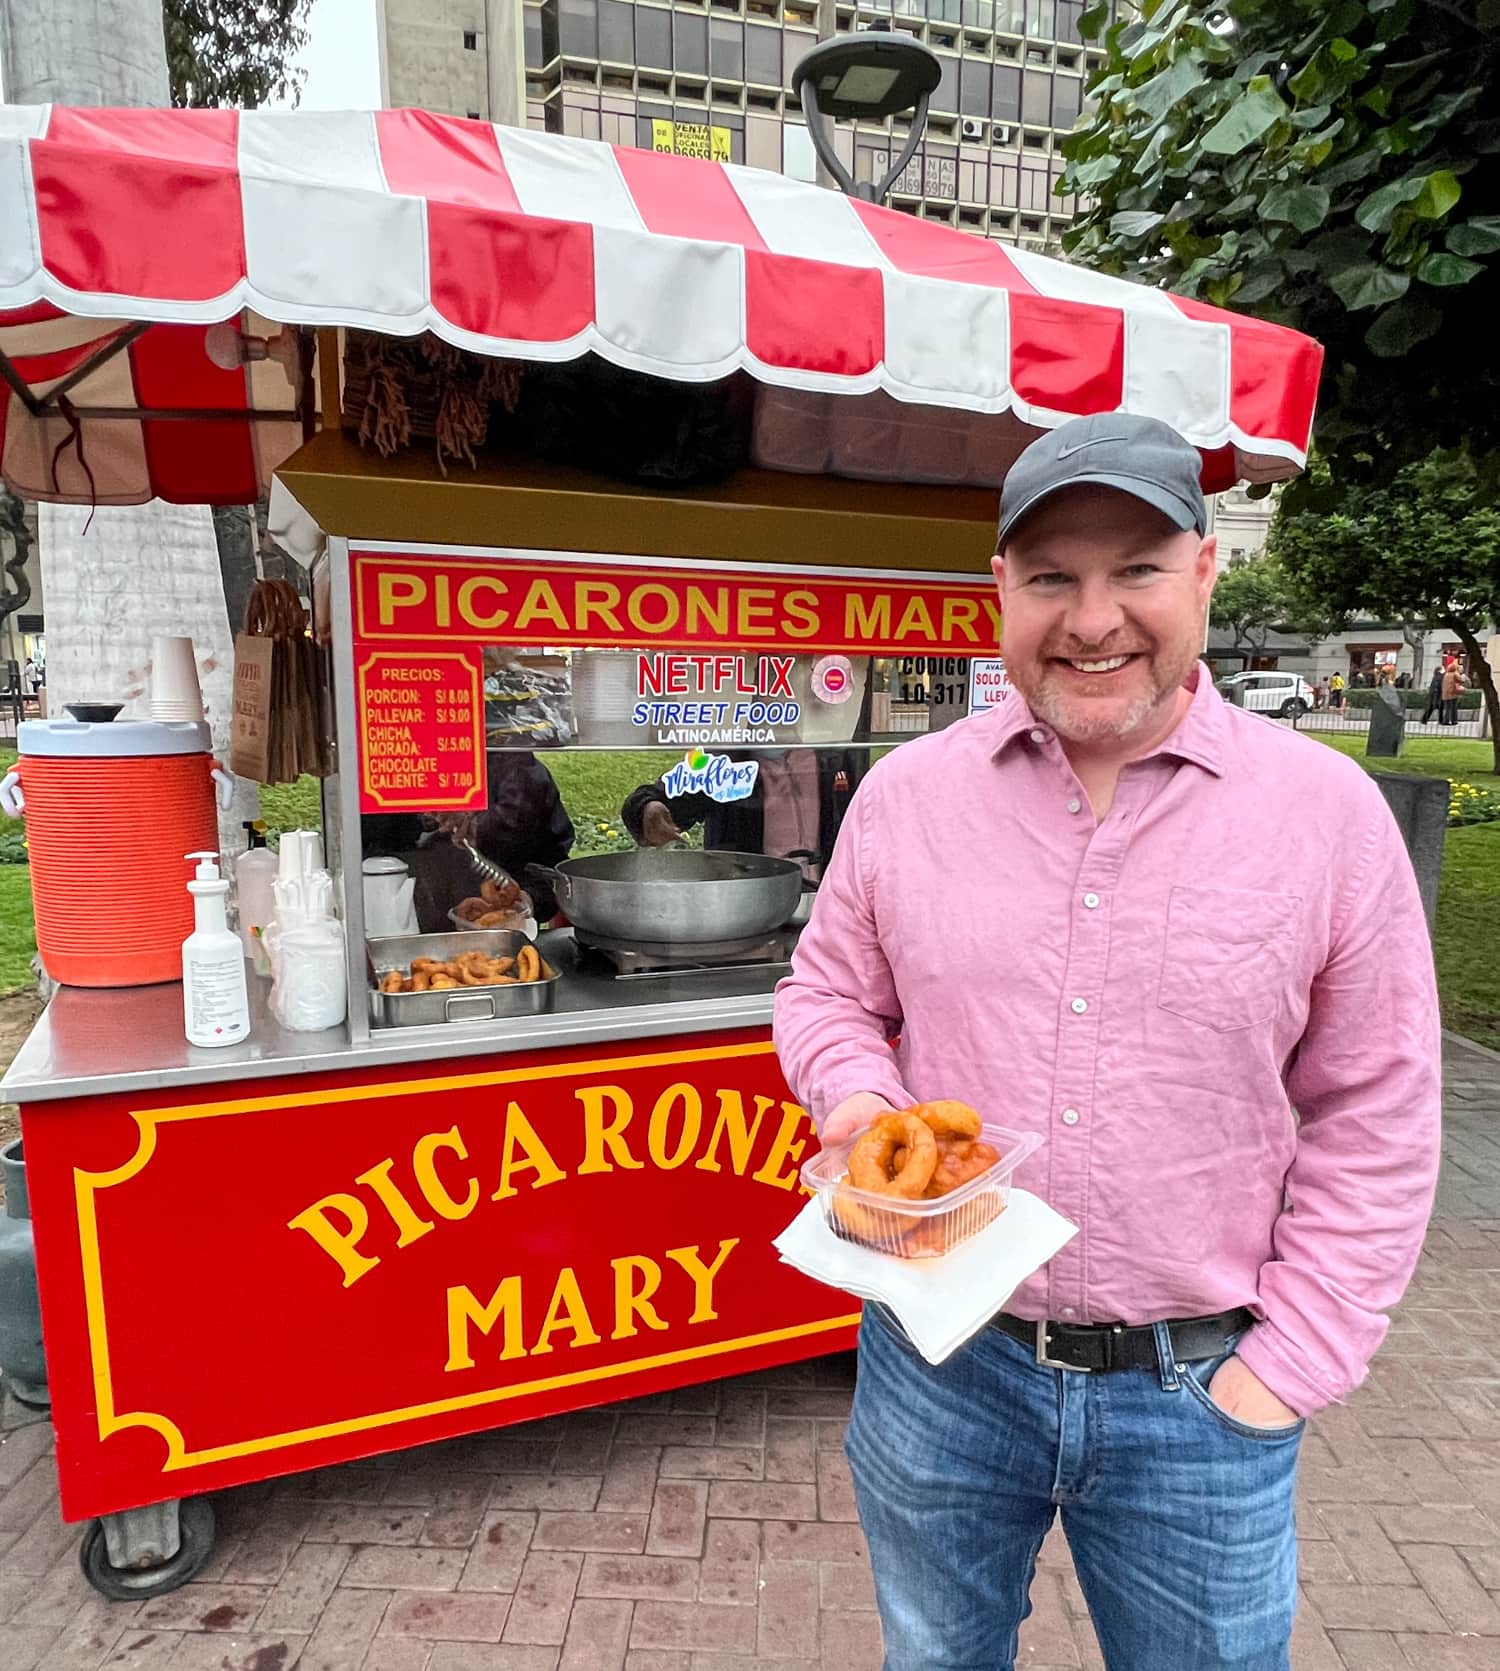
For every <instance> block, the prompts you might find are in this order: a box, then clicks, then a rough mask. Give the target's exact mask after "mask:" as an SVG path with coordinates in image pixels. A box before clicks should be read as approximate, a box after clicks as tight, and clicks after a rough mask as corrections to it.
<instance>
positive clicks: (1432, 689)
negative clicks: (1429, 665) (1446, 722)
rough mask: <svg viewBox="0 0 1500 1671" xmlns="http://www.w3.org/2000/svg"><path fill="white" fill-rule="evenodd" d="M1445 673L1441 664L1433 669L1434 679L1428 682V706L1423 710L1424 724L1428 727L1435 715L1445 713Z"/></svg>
mask: <svg viewBox="0 0 1500 1671" xmlns="http://www.w3.org/2000/svg"><path fill="white" fill-rule="evenodd" d="M1443 673H1444V667H1443V664H1442V663H1441V662H1439V663H1438V665H1437V666H1436V667H1435V668H1433V670H1432V677H1431V679H1429V680H1428V681H1427V706H1426V707H1425V708H1423V710H1422V724H1423V725H1426V724H1427V723H1428V721H1429V720H1431V718H1432V716H1433V715H1434V714H1441V713H1442V711H1443Z"/></svg>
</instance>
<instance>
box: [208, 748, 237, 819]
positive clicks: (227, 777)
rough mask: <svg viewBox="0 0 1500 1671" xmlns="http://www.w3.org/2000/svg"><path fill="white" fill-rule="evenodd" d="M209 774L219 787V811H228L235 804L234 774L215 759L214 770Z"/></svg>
mask: <svg viewBox="0 0 1500 1671" xmlns="http://www.w3.org/2000/svg"><path fill="white" fill-rule="evenodd" d="M209 776H210V777H211V778H212V779H213V780H214V783H215V784H216V786H217V788H218V800H219V811H220V812H228V811H229V809H230V807H231V806H233V805H234V790H235V781H234V776H233V774H232V773H230V772H226V771H225V770H224V768H223V767H222V766H221V765H220V764H219V762H218V761H217V760H215V761H214V762H213V770H212V771H211V772H210V773H209Z"/></svg>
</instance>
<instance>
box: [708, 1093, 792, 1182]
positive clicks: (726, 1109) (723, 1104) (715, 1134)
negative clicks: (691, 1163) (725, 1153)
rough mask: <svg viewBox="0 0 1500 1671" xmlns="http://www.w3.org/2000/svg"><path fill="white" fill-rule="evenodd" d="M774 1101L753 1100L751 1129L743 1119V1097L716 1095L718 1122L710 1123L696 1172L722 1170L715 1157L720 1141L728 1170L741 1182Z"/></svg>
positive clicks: (767, 1098) (759, 1098)
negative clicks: (726, 1148) (725, 1145)
mask: <svg viewBox="0 0 1500 1671" xmlns="http://www.w3.org/2000/svg"><path fill="white" fill-rule="evenodd" d="M775 1100H776V1099H775V1098H774V1097H757V1098H756V1099H755V1123H754V1124H753V1125H752V1124H750V1122H749V1121H748V1120H747V1119H746V1116H745V1099H744V1097H742V1096H741V1095H740V1093H739V1092H738V1091H720V1092H719V1114H718V1118H717V1119H716V1120H715V1121H714V1129H713V1130H712V1131H711V1132H710V1133H709V1134H708V1147H707V1148H706V1149H705V1150H704V1151H703V1154H702V1155H701V1156H700V1157H699V1159H698V1162H697V1166H698V1170H699V1171H700V1172H719V1171H722V1170H723V1168H722V1167H721V1166H720V1165H719V1161H718V1154H719V1149H720V1146H721V1145H720V1141H719V1140H720V1139H721V1138H724V1139H727V1140H728V1143H729V1170H730V1171H731V1172H733V1173H734V1174H735V1176H736V1177H738V1178H743V1177H744V1176H745V1174H746V1172H748V1171H749V1169H750V1156H751V1153H752V1151H753V1150H754V1148H755V1140H756V1138H757V1137H759V1136H760V1123H761V1121H762V1120H763V1119H765V1117H766V1114H767V1113H768V1112H769V1110H770V1108H771V1105H772V1104H773V1103H774V1102H775Z"/></svg>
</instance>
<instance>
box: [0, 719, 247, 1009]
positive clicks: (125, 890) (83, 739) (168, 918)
mask: <svg viewBox="0 0 1500 1671" xmlns="http://www.w3.org/2000/svg"><path fill="white" fill-rule="evenodd" d="M17 747H18V749H19V752H20V759H19V760H18V761H17V763H16V768H15V770H14V771H12V772H11V773H9V774H8V775H7V776H6V777H5V778H4V779H3V780H0V810H3V811H5V812H7V813H9V814H10V815H11V816H12V817H17V816H20V815H21V814H22V813H23V812H24V814H25V818H26V843H27V848H28V850H29V852H30V857H31V892H32V898H33V901H34V903H35V907H36V939H37V950H38V951H39V952H40V953H41V959H42V967H43V968H44V969H46V971H47V973H48V974H49V975H50V976H51V977H52V979H53V980H55V981H61V982H62V983H63V984H64V985H66V986H150V985H152V984H154V983H155V982H157V981H176V980H181V978H182V942H183V941H184V940H185V939H186V938H187V937H188V935H189V934H191V933H192V932H193V901H192V898H191V896H190V895H189V893H188V891H187V884H188V879H189V877H190V876H191V874H192V867H191V866H190V865H189V864H188V863H187V862H186V860H185V859H184V857H183V855H184V854H185V853H192V852H196V851H199V850H202V849H207V850H216V849H217V848H218V845H219V826H218V816H217V812H216V809H215V788H216V786H217V790H218V796H219V801H220V803H221V804H223V805H225V806H227V805H228V802H229V797H230V796H231V795H232V794H233V791H234V780H233V779H232V778H231V777H230V776H229V775H228V773H227V772H225V771H224V770H223V769H222V768H221V767H220V765H219V763H218V762H217V761H216V760H215V759H214V758H213V755H212V753H211V749H212V744H211V742H210V738H209V731H208V727H207V726H206V725H201V724H192V723H190V722H185V721H184V722H173V723H163V722H161V721H156V720H126V721H114V722H111V723H107V724H96V723H82V722H79V721H76V720H27V721H26V722H24V723H23V724H22V725H21V727H20V735H19V736H18V738H17Z"/></svg>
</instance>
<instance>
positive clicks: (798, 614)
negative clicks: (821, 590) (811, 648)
mask: <svg viewBox="0 0 1500 1671" xmlns="http://www.w3.org/2000/svg"><path fill="white" fill-rule="evenodd" d="M781 609H782V620H781V630H782V631H783V632H784V633H785V634H786V635H787V637H788V638H811V637H812V635H813V634H814V633H815V632H816V631H817V630H818V595H817V593H816V592H788V593H787V595H786V596H785V597H784V598H783V599H782V600H781Z"/></svg>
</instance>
